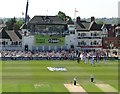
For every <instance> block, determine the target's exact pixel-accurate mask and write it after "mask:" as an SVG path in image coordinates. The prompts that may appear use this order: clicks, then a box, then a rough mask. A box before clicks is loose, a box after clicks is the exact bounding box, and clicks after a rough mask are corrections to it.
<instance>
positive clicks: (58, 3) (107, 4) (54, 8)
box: [0, 0, 120, 18]
mask: <svg viewBox="0 0 120 94" xmlns="http://www.w3.org/2000/svg"><path fill="white" fill-rule="evenodd" d="M118 1H120V0H29V8H28V9H29V10H28V14H29V15H30V17H33V16H34V15H46V14H47V15H56V14H57V13H58V11H59V10H61V11H63V12H65V13H66V14H67V15H69V16H71V17H72V18H74V10H75V8H76V10H77V11H78V12H77V13H76V16H80V17H81V18H90V17H91V16H95V17H96V18H102V17H108V18H111V17H117V16H118ZM26 2H27V0H0V17H14V16H15V17H23V15H22V11H23V12H25V7H26ZM47 10H48V12H47Z"/></svg>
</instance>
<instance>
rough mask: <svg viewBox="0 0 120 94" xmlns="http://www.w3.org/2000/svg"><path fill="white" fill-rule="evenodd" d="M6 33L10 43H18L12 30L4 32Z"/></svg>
mask: <svg viewBox="0 0 120 94" xmlns="http://www.w3.org/2000/svg"><path fill="white" fill-rule="evenodd" d="M6 33H7V34H8V35H9V37H10V38H11V40H12V41H20V39H19V37H18V36H17V35H16V33H15V32H14V31H13V30H9V31H6Z"/></svg>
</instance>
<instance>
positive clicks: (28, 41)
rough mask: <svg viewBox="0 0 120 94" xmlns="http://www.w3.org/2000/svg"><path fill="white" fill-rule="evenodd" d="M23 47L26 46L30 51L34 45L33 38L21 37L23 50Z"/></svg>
mask: <svg viewBox="0 0 120 94" xmlns="http://www.w3.org/2000/svg"><path fill="white" fill-rule="evenodd" d="M25 45H28V49H29V50H32V46H33V45H34V36H23V38H22V47H23V49H24V47H25Z"/></svg>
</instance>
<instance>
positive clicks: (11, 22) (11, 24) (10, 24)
mask: <svg viewBox="0 0 120 94" xmlns="http://www.w3.org/2000/svg"><path fill="white" fill-rule="evenodd" d="M15 23H16V18H15V17H14V18H11V19H8V21H7V22H6V28H7V30H13V27H14V24H15Z"/></svg>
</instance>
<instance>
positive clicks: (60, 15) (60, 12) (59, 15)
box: [57, 11, 71, 21]
mask: <svg viewBox="0 0 120 94" xmlns="http://www.w3.org/2000/svg"><path fill="white" fill-rule="evenodd" d="M57 16H58V17H59V18H60V19H62V20H63V21H66V20H67V19H70V20H71V17H70V16H67V15H66V14H65V13H64V12H62V11H59V12H58V14H57Z"/></svg>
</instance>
